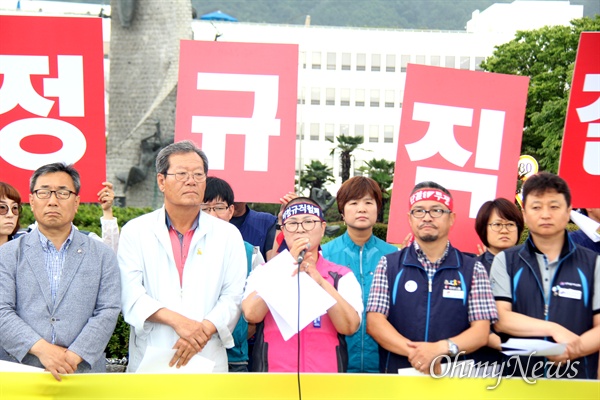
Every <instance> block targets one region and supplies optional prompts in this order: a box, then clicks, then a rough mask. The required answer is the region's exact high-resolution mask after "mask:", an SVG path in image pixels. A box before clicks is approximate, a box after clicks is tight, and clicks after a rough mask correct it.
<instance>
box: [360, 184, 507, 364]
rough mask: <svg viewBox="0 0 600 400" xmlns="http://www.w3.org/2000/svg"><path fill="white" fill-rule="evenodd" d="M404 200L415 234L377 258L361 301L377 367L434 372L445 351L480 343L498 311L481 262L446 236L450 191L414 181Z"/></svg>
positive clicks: (453, 353)
mask: <svg viewBox="0 0 600 400" xmlns="http://www.w3.org/2000/svg"><path fill="white" fill-rule="evenodd" d="M409 202H410V211H409V213H408V222H409V224H410V227H411V229H412V232H413V235H414V237H415V240H414V242H413V243H412V244H411V245H410V246H407V247H406V248H404V249H403V250H402V251H400V252H395V253H391V254H388V255H386V256H384V257H382V258H381V260H380V261H379V265H378V266H377V270H376V271H375V276H374V278H373V285H372V286H371V292H370V293H369V299H368V302H367V332H368V333H369V335H371V336H372V337H373V339H375V341H376V342H377V343H378V344H379V369H380V372H384V373H397V371H398V368H406V367H410V366H413V367H414V368H415V369H417V370H419V371H421V372H423V373H433V372H435V373H439V372H440V370H439V363H440V361H441V360H443V359H447V357H445V356H450V358H451V360H452V361H455V360H456V359H465V358H467V357H468V358H471V357H473V356H474V353H475V352H476V351H477V350H478V349H479V348H480V347H482V346H484V345H486V344H487V340H488V335H489V331H490V324H491V323H494V322H495V321H496V320H497V318H498V313H497V311H496V306H495V304H494V298H493V296H492V291H491V288H490V283H489V280H488V276H487V273H486V271H485V268H484V266H483V265H482V264H481V263H480V262H478V261H475V259H474V258H472V257H469V256H467V255H464V254H463V253H461V252H460V251H458V250H457V249H455V248H454V247H452V246H451V245H450V242H449V241H448V233H449V231H450V228H451V227H452V225H453V224H454V220H455V218H456V214H454V213H453V212H452V195H451V194H450V192H449V191H448V190H447V189H445V188H444V187H442V186H441V185H439V184H437V183H435V182H422V183H419V184H417V185H416V186H415V187H414V189H413V191H412V193H411V196H410V199H409ZM465 354H468V356H467V357H465Z"/></svg>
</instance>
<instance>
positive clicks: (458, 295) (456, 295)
mask: <svg viewBox="0 0 600 400" xmlns="http://www.w3.org/2000/svg"><path fill="white" fill-rule="evenodd" d="M442 297H444V298H445V299H458V300H462V299H464V298H465V292H464V291H462V290H448V289H444V291H443V292H442Z"/></svg>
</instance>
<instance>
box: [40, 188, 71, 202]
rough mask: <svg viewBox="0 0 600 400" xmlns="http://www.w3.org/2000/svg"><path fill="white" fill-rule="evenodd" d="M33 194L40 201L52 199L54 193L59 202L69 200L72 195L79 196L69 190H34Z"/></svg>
mask: <svg viewBox="0 0 600 400" xmlns="http://www.w3.org/2000/svg"><path fill="white" fill-rule="evenodd" d="M33 193H34V194H35V195H36V196H37V198H38V199H40V200H46V199H49V198H50V197H52V193H54V195H55V196H56V198H57V199H59V200H67V199H68V198H69V197H71V195H72V194H75V195H76V194H77V193H75V192H73V191H71V190H67V189H59V190H48V189H38V190H34V191H33Z"/></svg>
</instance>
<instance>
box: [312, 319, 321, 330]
mask: <svg viewBox="0 0 600 400" xmlns="http://www.w3.org/2000/svg"><path fill="white" fill-rule="evenodd" d="M313 327H314V328H320V327H321V317H318V318H317V319H315V320H314V321H313Z"/></svg>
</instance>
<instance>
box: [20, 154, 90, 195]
mask: <svg viewBox="0 0 600 400" xmlns="http://www.w3.org/2000/svg"><path fill="white" fill-rule="evenodd" d="M56 172H64V173H65V174H67V175H69V176H70V177H71V179H72V180H73V186H75V194H76V195H79V191H80V190H81V178H80V177H79V172H77V170H76V169H75V167H74V166H73V164H69V165H67V164H65V163H60V162H58V163H52V164H46V165H43V166H41V167H39V168H38V169H36V170H35V172H34V173H33V175H31V178H30V179H29V191H30V192H31V193H33V190H34V189H35V184H36V183H37V180H38V178H39V177H40V176H43V175H47V174H54V173H56Z"/></svg>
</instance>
